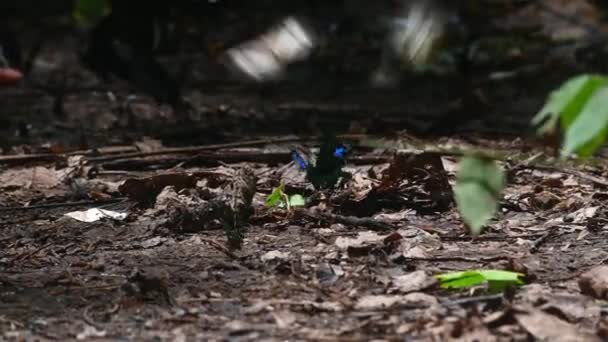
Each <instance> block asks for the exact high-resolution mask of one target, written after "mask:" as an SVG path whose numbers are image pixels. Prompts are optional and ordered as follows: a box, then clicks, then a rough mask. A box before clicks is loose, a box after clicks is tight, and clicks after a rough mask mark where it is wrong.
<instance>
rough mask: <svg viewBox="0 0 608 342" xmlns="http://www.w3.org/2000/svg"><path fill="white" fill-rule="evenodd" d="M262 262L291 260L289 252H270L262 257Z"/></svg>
mask: <svg viewBox="0 0 608 342" xmlns="http://www.w3.org/2000/svg"><path fill="white" fill-rule="evenodd" d="M261 259H262V261H263V262H270V261H284V260H287V259H289V252H281V251H277V250H274V251H270V252H267V253H266V254H264V255H262V258H261Z"/></svg>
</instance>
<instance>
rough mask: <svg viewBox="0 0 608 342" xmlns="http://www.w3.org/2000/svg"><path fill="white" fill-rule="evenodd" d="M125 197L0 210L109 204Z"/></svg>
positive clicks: (12, 208) (3, 208) (3, 209)
mask: <svg viewBox="0 0 608 342" xmlns="http://www.w3.org/2000/svg"><path fill="white" fill-rule="evenodd" d="M127 199H128V198H127V197H118V198H111V199H107V200H102V201H76V202H62V203H45V204H38V205H31V206H27V207H23V206H21V207H0V212H7V211H23V210H34V209H48V208H60V207H76V206H86V205H94V204H99V205H102V204H111V203H118V202H123V201H126V200H127Z"/></svg>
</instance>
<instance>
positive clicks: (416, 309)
mask: <svg viewBox="0 0 608 342" xmlns="http://www.w3.org/2000/svg"><path fill="white" fill-rule="evenodd" d="M70 44H72V45H70ZM71 47H73V42H71V41H70V40H69V39H68V40H66V41H61V42H56V44H53V46H52V48H49V49H47V50H44V49H43V51H42V53H41V57H40V58H41V62H40V63H39V66H38V69H37V70H38V71H36V69H35V70H34V71H35V72H34V76H33V77H32V79H35V82H34V81H32V82H28V83H26V84H24V85H23V86H20V87H17V88H5V89H0V113H1V120H2V122H3V124H2V127H1V128H0V129H1V130H2V137H3V138H2V139H3V141H2V145H3V149H4V152H5V154H4V155H1V156H0V189H1V190H2V191H1V192H0V339H2V340H16V341H21V340H31V339H34V340H161V341H187V340H217V341H219V340H230V341H260V340H267V341H271V340H277V341H278V340H315V341H324V340H331V341H334V340H340V341H369V340H420V341H431V340H436V341H445V340H460V341H495V340H496V341H498V340H505V341H529V340H530V339H531V338H532V339H536V340H550V341H595V340H598V341H599V340H602V339H606V338H608V320H607V319H606V315H607V314H608V303H607V302H606V301H604V300H601V299H596V298H601V297H602V296H605V295H606V287H607V286H608V285H606V284H607V283H608V280H606V279H608V275H607V274H606V273H607V271H606V270H605V269H602V268H600V269H596V272H595V273H593V274H591V275H589V274H585V272H588V271H589V270H591V269H593V268H594V267H596V266H598V265H602V264H605V263H606V261H608V248H607V247H608V242H607V241H608V229H607V228H606V227H608V226H606V223H607V222H608V211H607V210H606V205H605V204H604V201H605V200H606V198H607V196H608V165H607V164H606V163H605V158H603V157H602V156H598V157H597V158H593V159H591V160H589V161H587V162H586V163H584V164H581V163H574V162H569V163H558V162H555V160H554V158H553V157H552V156H553V155H554V153H555V152H554V149H552V148H551V146H550V145H549V144H548V143H547V142H546V141H542V140H539V139H537V138H535V137H534V136H533V135H532V134H530V133H533V130H532V129H531V127H530V119H531V117H532V116H533V115H534V113H535V112H536V111H538V109H539V108H540V107H541V106H542V103H543V101H544V100H545V99H546V96H547V94H548V92H549V90H550V89H552V88H554V87H556V86H557V85H558V84H559V83H560V82H561V81H563V80H564V79H566V78H567V77H569V76H570V75H572V74H573V73H575V72H576V71H575V70H574V69H569V68H563V69H557V68H556V67H555V66H553V65H552V64H551V63H550V62H546V64H544V65H542V63H541V66H537V68H536V69H535V71H534V72H532V73H522V74H520V75H518V76H516V77H513V78H507V79H503V78H494V79H492V78H490V77H488V73H487V72H482V73H480V75H477V76H475V78H474V80H475V82H474V84H475V86H474V89H473V90H474V91H473V90H471V89H466V90H465V91H463V90H462V89H461V87H462V84H461V83H459V82H460V81H459V80H458V78H454V77H452V78H450V77H447V76H441V77H428V76H410V77H409V78H408V79H406V80H404V82H402V85H401V86H400V87H398V88H394V89H390V90H387V89H375V88H371V87H369V86H368V85H367V84H366V79H365V77H366V76H365V77H359V78H353V79H349V80H346V79H344V78H341V77H338V76H333V75H331V74H327V73H326V72H325V71H323V70H321V71H318V75H316V76H314V77H310V79H306V80H299V81H297V80H296V81H293V82H285V83H279V84H276V85H273V86H270V87H265V88H264V89H260V88H259V87H255V86H252V85H243V84H241V83H239V82H236V81H230V80H226V79H224V78H222V77H221V76H217V77H216V78H213V77H210V76H209V73H208V72H211V71H209V70H207V69H205V67H207V68H209V67H208V65H207V66H205V65H206V64H205V63H204V62H201V66H193V75H194V78H196V76H197V75H206V76H207V77H203V78H204V79H205V81H204V82H201V81H200V80H199V81H198V82H194V83H193V84H190V85H189V86H188V87H187V88H186V89H187V90H186V92H185V96H186V98H188V100H189V101H190V103H191V104H192V106H193V108H194V109H193V110H191V111H190V112H189V113H188V115H183V113H182V114H181V115H180V114H176V113H174V112H173V111H172V110H171V109H170V108H166V107H162V106H158V105H156V104H155V103H154V102H153V101H151V100H149V99H148V98H146V97H145V96H139V97H138V98H137V99H135V100H134V101H131V102H130V103H129V104H127V105H124V104H123V101H124V99H125V98H126V95H128V92H126V91H125V87H124V84H120V82H118V83H116V84H112V85H108V84H104V83H100V82H99V81H98V80H96V79H95V78H94V77H93V76H92V75H91V74H90V73H89V72H87V71H86V70H84V69H83V68H82V67H80V66H78V63H74V62H75V60H74V58H75V57H74V55H71V54H70V53H69V51H71V50H70V49H71ZM339 57H340V56H337V57H336V58H338V59H337V60H331V59H329V62H328V63H333V64H335V65H339V64H340V63H342V62H341V60H340V59H339ZM365 58H368V59H369V57H367V56H366V57H365ZM539 61H541V62H543V60H542V59H540V60H539V59H537V60H536V62H539ZM349 62H352V63H353V64H356V63H355V62H353V61H351V60H349ZM366 63H367V64H366V65H372V64H373V63H369V62H366ZM197 67H200V69H196V68H197ZM210 69H212V70H213V69H214V68H213V67H211V68H210ZM36 72H37V73H36ZM311 75H315V74H314V72H311ZM366 75H367V74H366ZM57 82H60V83H61V84H63V86H62V87H61V88H62V89H63V90H62V91H58V90H56V88H55V87H56V84H57ZM70 82H72V83H70ZM66 84H68V85H66ZM311 84H312V85H314V86H311ZM65 89H68V90H65ZM109 90H112V94H109V93H108V92H109ZM469 93H475V94H476V95H475V97H474V101H473V102H472V103H473V104H472V105H471V103H469V102H468V101H466V100H463V96H465V97H466V96H467V95H463V94H469ZM463 102H466V103H467V105H463V104H462V103H463ZM471 110H473V111H474V112H475V113H474V114H472V115H471V113H469V111H471ZM327 127H331V129H332V130H334V131H336V132H337V133H339V135H338V139H339V140H340V141H341V142H343V143H344V144H346V145H347V147H348V150H349V153H348V154H347V157H346V167H345V171H346V172H347V173H348V174H350V177H349V179H347V180H345V181H344V182H343V184H341V186H340V187H338V188H336V189H334V190H333V191H316V190H314V189H313V188H312V187H311V185H310V184H309V182H308V181H307V180H306V179H305V174H304V172H303V171H301V170H299V169H298V168H297V167H296V166H295V165H294V163H293V162H292V161H291V158H290V151H291V150H293V149H294V148H296V147H298V148H299V147H303V148H310V149H313V150H314V149H315V148H317V147H318V146H319V139H318V137H317V136H318V134H319V133H320V132H321V130H322V129H323V128H327ZM429 127H432V128H430V129H429ZM469 149H484V150H487V151H491V152H492V153H495V154H496V155H498V156H500V157H498V159H499V160H500V163H501V165H502V167H503V168H504V169H505V171H506V172H507V175H508V177H507V178H508V184H507V188H506V190H505V192H504V194H503V197H502V199H501V201H500V211H499V213H498V214H497V215H496V217H495V219H494V220H492V221H491V222H490V224H488V226H487V228H486V229H485V230H484V232H483V233H482V234H481V235H480V236H477V237H472V236H471V235H470V234H469V232H468V231H467V229H466V228H465V226H464V225H463V223H462V220H461V218H460V216H459V214H458V212H457V210H456V208H455V205H454V203H453V200H452V192H451V185H452V184H453V182H454V175H455V171H456V168H455V165H456V163H457V161H458V159H459V157H460V156H461V155H462V153H463V151H466V150H469ZM280 184H284V186H285V192H286V193H287V194H289V195H293V194H300V195H302V196H304V197H305V198H306V200H307V204H306V206H304V207H294V208H290V209H287V208H280V207H273V208H269V207H267V206H266V205H265V201H266V198H267V196H268V195H269V194H270V193H271V192H272V190H273V189H274V188H276V187H277V186H279V185H280ZM239 201H240V202H239ZM234 202H239V203H241V202H242V203H244V206H245V207H246V209H248V210H249V212H248V214H246V216H245V217H246V218H247V219H246V220H245V221H244V222H242V221H239V220H237V222H238V225H239V226H240V228H242V229H243V232H244V239H243V241H242V244H241V246H240V248H234V246H232V245H231V244H230V243H228V241H227V233H226V231H225V230H224V229H223V227H224V226H225V225H226V222H233V221H231V219H230V218H227V217H226V215H223V214H222V213H217V211H215V209H216V208H217V205H218V203H219V205H220V206H221V205H225V206H227V207H230V206H231V205H232V204H233V203H234ZM92 208H98V209H105V210H109V212H106V214H112V213H117V214H123V215H124V217H118V218H111V217H107V215H106V216H105V217H102V218H100V219H97V220H94V222H83V221H82V219H76V218H74V215H75V212H79V211H84V210H87V209H92ZM232 208H233V209H234V207H232ZM66 214H69V215H66ZM236 214H238V215H241V214H242V213H241V212H240V211H238V212H237V213H236ZM473 269H502V270H512V271H516V272H521V273H523V274H524V275H525V276H524V281H525V285H524V286H521V287H519V288H517V289H515V290H512V291H507V292H505V293H498V294H488V293H485V292H484V289H483V288H476V289H472V290H459V291H454V290H450V291H448V290H445V289H441V288H439V286H438V285H437V282H436V280H435V278H434V276H435V275H437V274H441V273H445V272H451V271H464V270H473ZM590 284H591V285H593V286H591V285H590ZM598 284H599V285H598ZM590 287H591V289H589V288H590Z"/></svg>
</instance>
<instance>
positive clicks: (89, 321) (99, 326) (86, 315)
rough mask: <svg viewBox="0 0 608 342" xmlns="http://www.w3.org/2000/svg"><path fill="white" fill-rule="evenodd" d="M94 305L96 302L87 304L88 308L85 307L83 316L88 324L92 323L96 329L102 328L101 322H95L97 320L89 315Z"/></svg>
mask: <svg viewBox="0 0 608 342" xmlns="http://www.w3.org/2000/svg"><path fill="white" fill-rule="evenodd" d="M94 305H95V304H91V305H89V306H87V307H86V308H84V312H83V313H82V318H83V320H84V321H85V322H86V323H87V324H88V325H91V326H93V327H95V328H96V329H98V330H101V328H102V327H101V325H100V324H99V323H97V322H95V320H93V318H92V317H91V316H89V310H90V309H91V307H93V306H94Z"/></svg>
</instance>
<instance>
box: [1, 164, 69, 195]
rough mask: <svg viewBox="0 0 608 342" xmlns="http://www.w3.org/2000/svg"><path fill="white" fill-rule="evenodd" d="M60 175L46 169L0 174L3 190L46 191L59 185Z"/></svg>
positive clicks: (38, 168)
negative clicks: (27, 189) (25, 189)
mask: <svg viewBox="0 0 608 342" xmlns="http://www.w3.org/2000/svg"><path fill="white" fill-rule="evenodd" d="M61 183H62V182H61V174H60V173H59V172H57V171H55V170H51V169H49V168H46V167H42V166H36V167H33V168H27V169H10V170H6V171H4V172H2V173H1V174H0V184H2V188H3V189H19V188H20V189H22V188H30V189H34V190H48V189H53V188H56V187H58V186H60V185H61Z"/></svg>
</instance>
